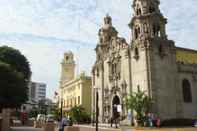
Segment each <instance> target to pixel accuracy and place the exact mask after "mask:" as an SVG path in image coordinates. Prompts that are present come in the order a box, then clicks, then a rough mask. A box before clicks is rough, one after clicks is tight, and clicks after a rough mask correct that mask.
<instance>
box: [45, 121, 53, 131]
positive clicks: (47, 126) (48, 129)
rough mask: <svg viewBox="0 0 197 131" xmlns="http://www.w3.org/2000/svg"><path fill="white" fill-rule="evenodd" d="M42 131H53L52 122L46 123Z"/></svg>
mask: <svg viewBox="0 0 197 131" xmlns="http://www.w3.org/2000/svg"><path fill="white" fill-rule="evenodd" d="M43 129H44V130H43V131H55V123H53V122H47V123H46V124H44V126H43Z"/></svg>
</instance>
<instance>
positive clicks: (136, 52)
mask: <svg viewBox="0 0 197 131" xmlns="http://www.w3.org/2000/svg"><path fill="white" fill-rule="evenodd" d="M135 56H139V51H138V48H137V47H136V48H135Z"/></svg>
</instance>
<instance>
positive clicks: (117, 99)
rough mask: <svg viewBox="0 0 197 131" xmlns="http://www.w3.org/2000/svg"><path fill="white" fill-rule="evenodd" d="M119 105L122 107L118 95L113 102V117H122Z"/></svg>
mask: <svg viewBox="0 0 197 131" xmlns="http://www.w3.org/2000/svg"><path fill="white" fill-rule="evenodd" d="M118 105H120V98H119V97H118V96H117V95H116V96H114V98H113V100H112V117H113V118H118V117H119V116H120V112H118Z"/></svg>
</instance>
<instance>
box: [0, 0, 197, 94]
mask: <svg viewBox="0 0 197 131" xmlns="http://www.w3.org/2000/svg"><path fill="white" fill-rule="evenodd" d="M131 6H132V1H131V0H107V1H106V0H12V2H10V1H8V0H1V1H0V43H1V44H0V45H9V46H12V47H15V48H17V49H19V50H21V52H22V53H23V54H25V55H26V56H27V57H28V59H29V61H30V63H31V67H32V71H33V76H32V79H33V80H35V81H42V82H46V83H47V85H48V89H47V91H48V92H47V96H49V97H52V96H53V91H54V90H55V89H57V88H58V82H59V77H60V62H61V60H62V57H63V53H64V52H65V51H66V50H72V51H73V52H74V54H75V56H76V57H75V58H76V59H77V60H79V62H77V63H78V64H79V67H78V68H79V69H80V70H86V72H88V74H90V70H91V66H92V64H93V63H94V61H95V52H94V48H95V47H96V44H97V40H98V30H99V28H100V27H101V25H102V22H103V17H104V16H105V14H106V13H109V14H110V15H111V16H112V19H113V25H114V26H115V27H116V29H117V30H118V31H119V35H120V36H121V37H125V38H126V39H127V42H128V43H129V41H130V29H129V27H128V23H129V21H130V20H131V18H132V14H133V11H132V8H131ZM196 6H197V1H196V0H187V1H186V0H179V1H171V0H161V12H162V13H163V14H164V16H165V17H167V18H168V25H167V33H168V38H169V39H172V40H174V41H175V42H176V45H178V46H183V47H189V48H195V49H197V45H196V44H195V43H196V42H197V37H196V36H195V34H197V26H196V21H197V10H196Z"/></svg>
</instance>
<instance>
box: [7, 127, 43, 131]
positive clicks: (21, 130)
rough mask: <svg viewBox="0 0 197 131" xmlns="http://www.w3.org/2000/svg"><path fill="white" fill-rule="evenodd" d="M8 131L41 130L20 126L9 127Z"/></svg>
mask: <svg viewBox="0 0 197 131" xmlns="http://www.w3.org/2000/svg"><path fill="white" fill-rule="evenodd" d="M10 131H42V129H41V128H34V127H25V126H22V127H11V130H10Z"/></svg>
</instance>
